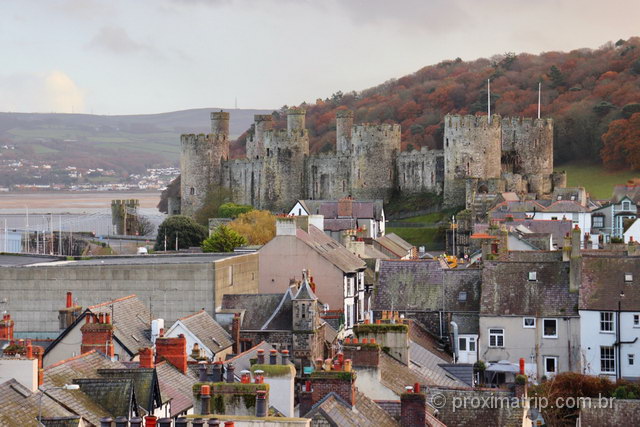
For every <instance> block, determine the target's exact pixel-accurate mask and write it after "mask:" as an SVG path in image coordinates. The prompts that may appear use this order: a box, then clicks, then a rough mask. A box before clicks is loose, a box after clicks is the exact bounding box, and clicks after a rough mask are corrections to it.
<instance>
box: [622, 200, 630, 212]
mask: <svg viewBox="0 0 640 427" xmlns="http://www.w3.org/2000/svg"><path fill="white" fill-rule="evenodd" d="M622 210H623V211H628V210H631V202H629V201H627V200H625V201H624V202H622Z"/></svg>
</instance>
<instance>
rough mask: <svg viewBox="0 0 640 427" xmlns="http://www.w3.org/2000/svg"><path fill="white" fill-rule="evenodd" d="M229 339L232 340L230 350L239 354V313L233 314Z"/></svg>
mask: <svg viewBox="0 0 640 427" xmlns="http://www.w3.org/2000/svg"><path fill="white" fill-rule="evenodd" d="M231 339H232V340H233V348H232V351H233V352H234V353H235V354H240V313H234V314H233V320H232V322H231Z"/></svg>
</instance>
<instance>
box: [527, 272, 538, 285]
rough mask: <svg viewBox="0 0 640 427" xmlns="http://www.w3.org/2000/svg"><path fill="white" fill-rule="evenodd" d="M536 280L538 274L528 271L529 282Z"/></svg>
mask: <svg viewBox="0 0 640 427" xmlns="http://www.w3.org/2000/svg"><path fill="white" fill-rule="evenodd" d="M536 280H538V272H537V271H530V272H529V281H530V282H535V281H536Z"/></svg>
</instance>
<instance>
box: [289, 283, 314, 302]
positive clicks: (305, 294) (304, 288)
mask: <svg viewBox="0 0 640 427" xmlns="http://www.w3.org/2000/svg"><path fill="white" fill-rule="evenodd" d="M293 299H304V300H317V299H318V297H316V295H315V294H314V293H313V290H312V289H311V286H310V285H309V281H308V280H307V278H306V277H305V278H304V279H303V280H302V284H301V285H300V289H298V292H297V293H296V296H295V297H293Z"/></svg>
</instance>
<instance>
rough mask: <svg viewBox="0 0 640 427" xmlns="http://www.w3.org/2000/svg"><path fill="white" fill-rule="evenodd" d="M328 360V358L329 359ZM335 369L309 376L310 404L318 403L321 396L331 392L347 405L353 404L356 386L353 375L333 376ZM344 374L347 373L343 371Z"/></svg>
mask: <svg viewBox="0 0 640 427" xmlns="http://www.w3.org/2000/svg"><path fill="white" fill-rule="evenodd" d="M329 360H330V359H329ZM334 372H335V371H329V372H326V375H325V374H324V373H321V374H320V375H318V376H314V377H311V378H310V383H311V395H312V399H311V400H312V402H311V404H312V405H315V404H316V403H318V402H319V401H320V400H321V399H322V398H324V397H325V396H326V395H327V394H329V393H331V392H335V393H336V394H337V395H338V396H340V397H341V398H342V399H343V400H344V401H345V402H347V403H348V404H349V405H351V406H353V405H355V401H356V400H355V399H356V386H355V375H354V373H351V375H344V376H335V375H334ZM345 374H347V373H346V372H345Z"/></svg>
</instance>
